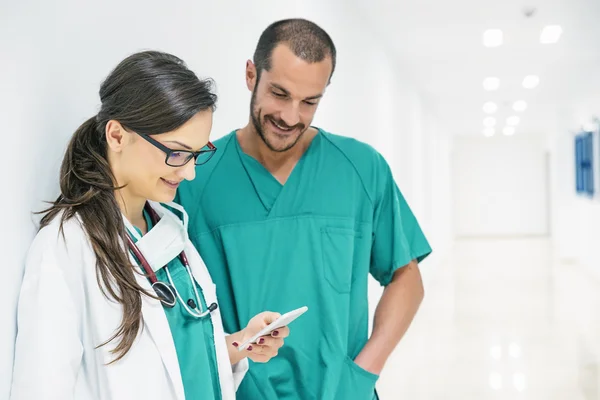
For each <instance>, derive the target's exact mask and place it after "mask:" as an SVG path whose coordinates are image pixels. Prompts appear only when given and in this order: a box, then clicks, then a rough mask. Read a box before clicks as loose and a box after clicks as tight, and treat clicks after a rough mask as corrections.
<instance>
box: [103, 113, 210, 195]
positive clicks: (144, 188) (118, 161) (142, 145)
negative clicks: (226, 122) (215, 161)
mask: <svg viewBox="0 0 600 400" xmlns="http://www.w3.org/2000/svg"><path fill="white" fill-rule="evenodd" d="M212 118H213V113H212V111H202V112H200V113H198V114H196V115H195V116H194V117H192V118H191V119H190V120H189V121H187V122H186V123H185V124H184V125H182V126H181V127H180V128H178V129H176V130H174V131H171V132H166V133H161V134H157V135H151V138H152V139H154V140H155V141H157V142H160V143H161V144H162V145H163V146H166V147H168V148H169V149H172V150H187V151H199V150H200V149H202V148H203V147H205V146H206V144H207V143H208V141H209V136H210V131H211V129H212ZM111 122H112V121H111ZM118 126H120V125H119V124H118V123H117V127H118ZM115 129H118V128H115ZM110 130H111V125H110V123H109V125H107V135H108V137H107V139H108V143H109V148H110V149H111V150H113V154H111V155H110V156H109V162H111V167H112V169H113V173H114V174H115V177H116V178H117V182H118V184H119V185H120V186H121V185H127V186H126V187H125V188H124V189H122V190H123V194H126V197H129V198H138V199H144V200H153V201H156V202H162V203H168V202H171V201H173V199H174V198H175V194H176V192H177V187H178V186H179V183H180V182H181V181H183V180H184V179H187V180H193V179H194V177H195V176H196V173H195V167H196V166H195V163H194V161H195V160H194V159H193V158H192V159H191V160H190V161H189V162H188V163H187V164H185V165H183V166H181V167H173V166H170V165H167V164H166V163H165V160H166V158H167V155H166V153H165V152H164V151H162V150H161V149H159V148H157V147H156V146H155V145H153V144H152V143H150V142H149V141H147V140H145V139H144V138H143V137H141V136H140V135H138V134H137V133H135V132H131V131H125V130H124V129H123V128H122V127H121V128H120V130H121V135H122V142H121V143H118V144H117V145H115V143H116V142H117V141H116V139H115V137H114V136H115V135H111V133H110ZM111 142H112V143H111ZM115 150H116V151H115ZM109 153H110V152H109ZM111 158H112V160H111Z"/></svg>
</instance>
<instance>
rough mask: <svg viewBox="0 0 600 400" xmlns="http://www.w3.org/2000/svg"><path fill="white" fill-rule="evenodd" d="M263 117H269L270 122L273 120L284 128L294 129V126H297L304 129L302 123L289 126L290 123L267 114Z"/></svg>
mask: <svg viewBox="0 0 600 400" xmlns="http://www.w3.org/2000/svg"><path fill="white" fill-rule="evenodd" d="M265 119H269V120H271V121H272V122H275V123H276V124H277V125H279V126H281V127H282V128H285V129H295V128H299V129H300V130H302V129H304V124H303V123H298V124H296V125H293V126H290V125H288V124H286V123H285V122H283V121H282V120H278V119H275V118H273V117H271V116H269V115H266V116H265Z"/></svg>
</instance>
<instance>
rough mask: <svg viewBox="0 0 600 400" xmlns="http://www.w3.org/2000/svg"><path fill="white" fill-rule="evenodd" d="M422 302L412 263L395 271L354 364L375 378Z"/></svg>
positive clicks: (414, 262)
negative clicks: (367, 337) (369, 333)
mask: <svg viewBox="0 0 600 400" xmlns="http://www.w3.org/2000/svg"><path fill="white" fill-rule="evenodd" d="M422 300H423V282H422V280H421V273H420V272H419V266H418V265H417V262H416V261H412V262H411V263H410V264H408V265H407V266H405V267H403V268H400V269H398V270H397V271H396V272H395V273H394V277H393V279H392V282H391V283H390V284H389V285H388V286H387V287H386V288H385V290H384V292H383V295H382V297H381V300H380V301H379V304H378V305H377V309H376V310H375V319H374V322H373V333H372V334H371V337H370V338H369V341H368V342H367V344H366V345H365V347H364V348H363V350H362V351H361V352H360V354H359V355H358V356H357V357H356V359H355V362H356V363H357V364H358V365H359V366H361V367H362V368H364V369H366V370H367V371H369V372H372V373H374V374H376V375H379V374H380V373H381V370H382V369H383V366H384V365H385V363H386V361H387V359H388V357H389V356H390V354H391V353H392V351H393V350H394V348H395V347H396V345H397V344H398V342H400V339H402V337H403V336H404V334H405V333H406V331H407V330H408V327H409V326H410V324H411V323H412V321H413V319H414V317H415V315H416V313H417V310H418V309H419V306H420V305H421V301H422Z"/></svg>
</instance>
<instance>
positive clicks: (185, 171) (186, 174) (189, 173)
mask: <svg viewBox="0 0 600 400" xmlns="http://www.w3.org/2000/svg"><path fill="white" fill-rule="evenodd" d="M177 175H179V176H180V177H181V178H183V179H186V180H188V181H193V180H194V178H195V177H196V164H194V159H193V158H192V159H191V160H190V161H189V162H188V163H187V164H185V165H184V166H182V167H181V168H179V169H178V170H177Z"/></svg>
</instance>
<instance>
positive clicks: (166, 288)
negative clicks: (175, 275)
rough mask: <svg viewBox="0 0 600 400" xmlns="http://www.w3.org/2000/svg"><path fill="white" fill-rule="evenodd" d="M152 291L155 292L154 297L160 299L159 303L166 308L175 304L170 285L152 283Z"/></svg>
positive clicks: (175, 300)
mask: <svg viewBox="0 0 600 400" xmlns="http://www.w3.org/2000/svg"><path fill="white" fill-rule="evenodd" d="M152 289H154V292H156V295H157V296H158V298H159V299H160V302H161V303H162V304H163V305H164V306H165V307H168V308H173V307H175V304H176V303H177V299H176V298H175V294H174V290H173V288H172V287H171V285H169V284H167V283H164V282H160V281H157V282H154V283H153V284H152Z"/></svg>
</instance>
